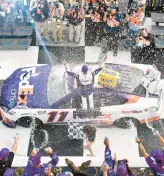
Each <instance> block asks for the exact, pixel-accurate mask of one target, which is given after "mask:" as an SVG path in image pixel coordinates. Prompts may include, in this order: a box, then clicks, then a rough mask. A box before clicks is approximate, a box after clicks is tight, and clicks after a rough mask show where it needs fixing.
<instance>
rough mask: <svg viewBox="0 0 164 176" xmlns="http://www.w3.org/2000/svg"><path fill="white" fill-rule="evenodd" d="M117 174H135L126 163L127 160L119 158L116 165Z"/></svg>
mask: <svg viewBox="0 0 164 176" xmlns="http://www.w3.org/2000/svg"><path fill="white" fill-rule="evenodd" d="M116 175H117V176H127V175H128V176H135V174H134V173H133V172H132V170H131V169H130V167H129V165H128V160H125V159H124V160H119V161H118V166H117V174H116Z"/></svg>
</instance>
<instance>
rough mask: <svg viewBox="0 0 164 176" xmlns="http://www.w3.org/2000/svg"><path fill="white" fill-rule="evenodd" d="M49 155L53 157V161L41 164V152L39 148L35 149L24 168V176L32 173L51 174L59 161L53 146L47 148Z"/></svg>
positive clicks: (29, 175) (30, 175) (46, 175)
mask: <svg viewBox="0 0 164 176" xmlns="http://www.w3.org/2000/svg"><path fill="white" fill-rule="evenodd" d="M45 151H46V152H47V153H48V155H49V156H50V157H51V161H50V162H48V163H44V164H41V154H40V153H39V152H38V150H37V149H35V148H34V149H33V150H32V152H31V155H30V157H29V160H28V164H27V166H26V167H25V169H24V172H23V174H22V176H32V175H45V176H50V174H51V169H53V168H55V167H56V165H57V164H58V162H59V158H58V156H57V154H56V153H55V152H53V150H52V148H51V147H48V148H46V149H45Z"/></svg>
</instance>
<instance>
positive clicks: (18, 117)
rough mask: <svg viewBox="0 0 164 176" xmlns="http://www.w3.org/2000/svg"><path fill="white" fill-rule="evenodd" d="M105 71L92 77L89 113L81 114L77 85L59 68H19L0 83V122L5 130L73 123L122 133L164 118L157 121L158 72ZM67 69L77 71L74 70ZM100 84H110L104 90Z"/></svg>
mask: <svg viewBox="0 0 164 176" xmlns="http://www.w3.org/2000/svg"><path fill="white" fill-rule="evenodd" d="M93 67H96V65H93V66H92V68H93ZM105 69H106V70H109V72H108V73H107V72H106V74H107V75H105V76H104V78H103V79H101V76H102V72H100V73H99V74H98V75H97V77H96V78H95V84H94V93H93V97H94V109H87V110H84V109H82V108H81V92H80V91H79V87H78V84H77V80H76V79H74V78H72V77H70V76H68V75H67V74H66V72H65V69H64V66H60V67H59V66H53V67H51V66H50V65H35V66H28V67H23V68H19V69H17V70H16V71H15V72H14V73H13V74H12V75H11V76H10V77H9V78H8V79H6V80H5V81H4V84H3V87H2V90H1V104H0V118H1V121H2V122H3V123H4V124H6V125H7V126H9V127H16V124H17V123H19V124H21V125H22V126H24V127H30V125H31V123H32V122H33V119H35V123H37V124H38V125H42V124H43V123H44V124H50V123H57V124H62V123H68V121H75V122H79V123H94V124H107V125H109V124H110V125H111V124H113V123H114V124H115V125H117V126H119V127H123V128H127V127H128V126H129V123H128V122H129V120H132V121H133V122H134V123H135V124H138V123H145V122H146V121H148V122H151V121H155V120H158V119H159V118H163V117H164V116H163V117H162V116H161V113H162V106H163V87H162V86H161V85H163V84H162V83H163V82H162V80H161V79H160V72H159V71H158V70H156V69H154V68H153V67H152V66H145V65H135V66H134V65H133V66H132V65H129V66H127V65H115V64H106V65H105ZM72 70H73V71H76V72H78V66H74V67H73V68H72ZM110 73H111V75H110ZM113 73H117V74H116V75H117V76H116V75H115V74H113ZM100 75H101V76H100ZM105 77H106V78H107V81H106V80H105V79H106V78H105ZM101 80H102V81H106V83H107V84H108V83H109V85H107V84H104V86H103V84H102V82H101ZM112 82H113V83H112ZM159 84H160V88H159ZM160 116H161V117H160Z"/></svg>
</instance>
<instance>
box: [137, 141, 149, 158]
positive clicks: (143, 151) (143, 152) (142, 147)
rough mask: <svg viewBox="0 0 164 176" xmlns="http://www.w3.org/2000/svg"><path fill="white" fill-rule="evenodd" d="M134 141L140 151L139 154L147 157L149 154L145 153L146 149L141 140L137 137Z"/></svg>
mask: <svg viewBox="0 0 164 176" xmlns="http://www.w3.org/2000/svg"><path fill="white" fill-rule="evenodd" d="M136 143H137V144H138V146H139V149H140V151H141V154H142V156H143V157H144V158H147V157H148V156H149V155H148V154H147V153H146V150H145V148H144V146H143V145H142V143H141V141H140V139H139V138H136Z"/></svg>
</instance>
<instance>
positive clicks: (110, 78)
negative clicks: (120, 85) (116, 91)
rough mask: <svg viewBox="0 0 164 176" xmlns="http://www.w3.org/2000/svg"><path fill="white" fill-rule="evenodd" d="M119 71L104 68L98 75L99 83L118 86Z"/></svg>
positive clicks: (105, 85) (106, 85)
mask: <svg viewBox="0 0 164 176" xmlns="http://www.w3.org/2000/svg"><path fill="white" fill-rule="evenodd" d="M118 78H119V73H118V72H115V71H113V70H108V69H103V70H102V72H101V73H100V74H99V77H98V85H100V86H104V87H112V88H115V87H116V86H117V82H118Z"/></svg>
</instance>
